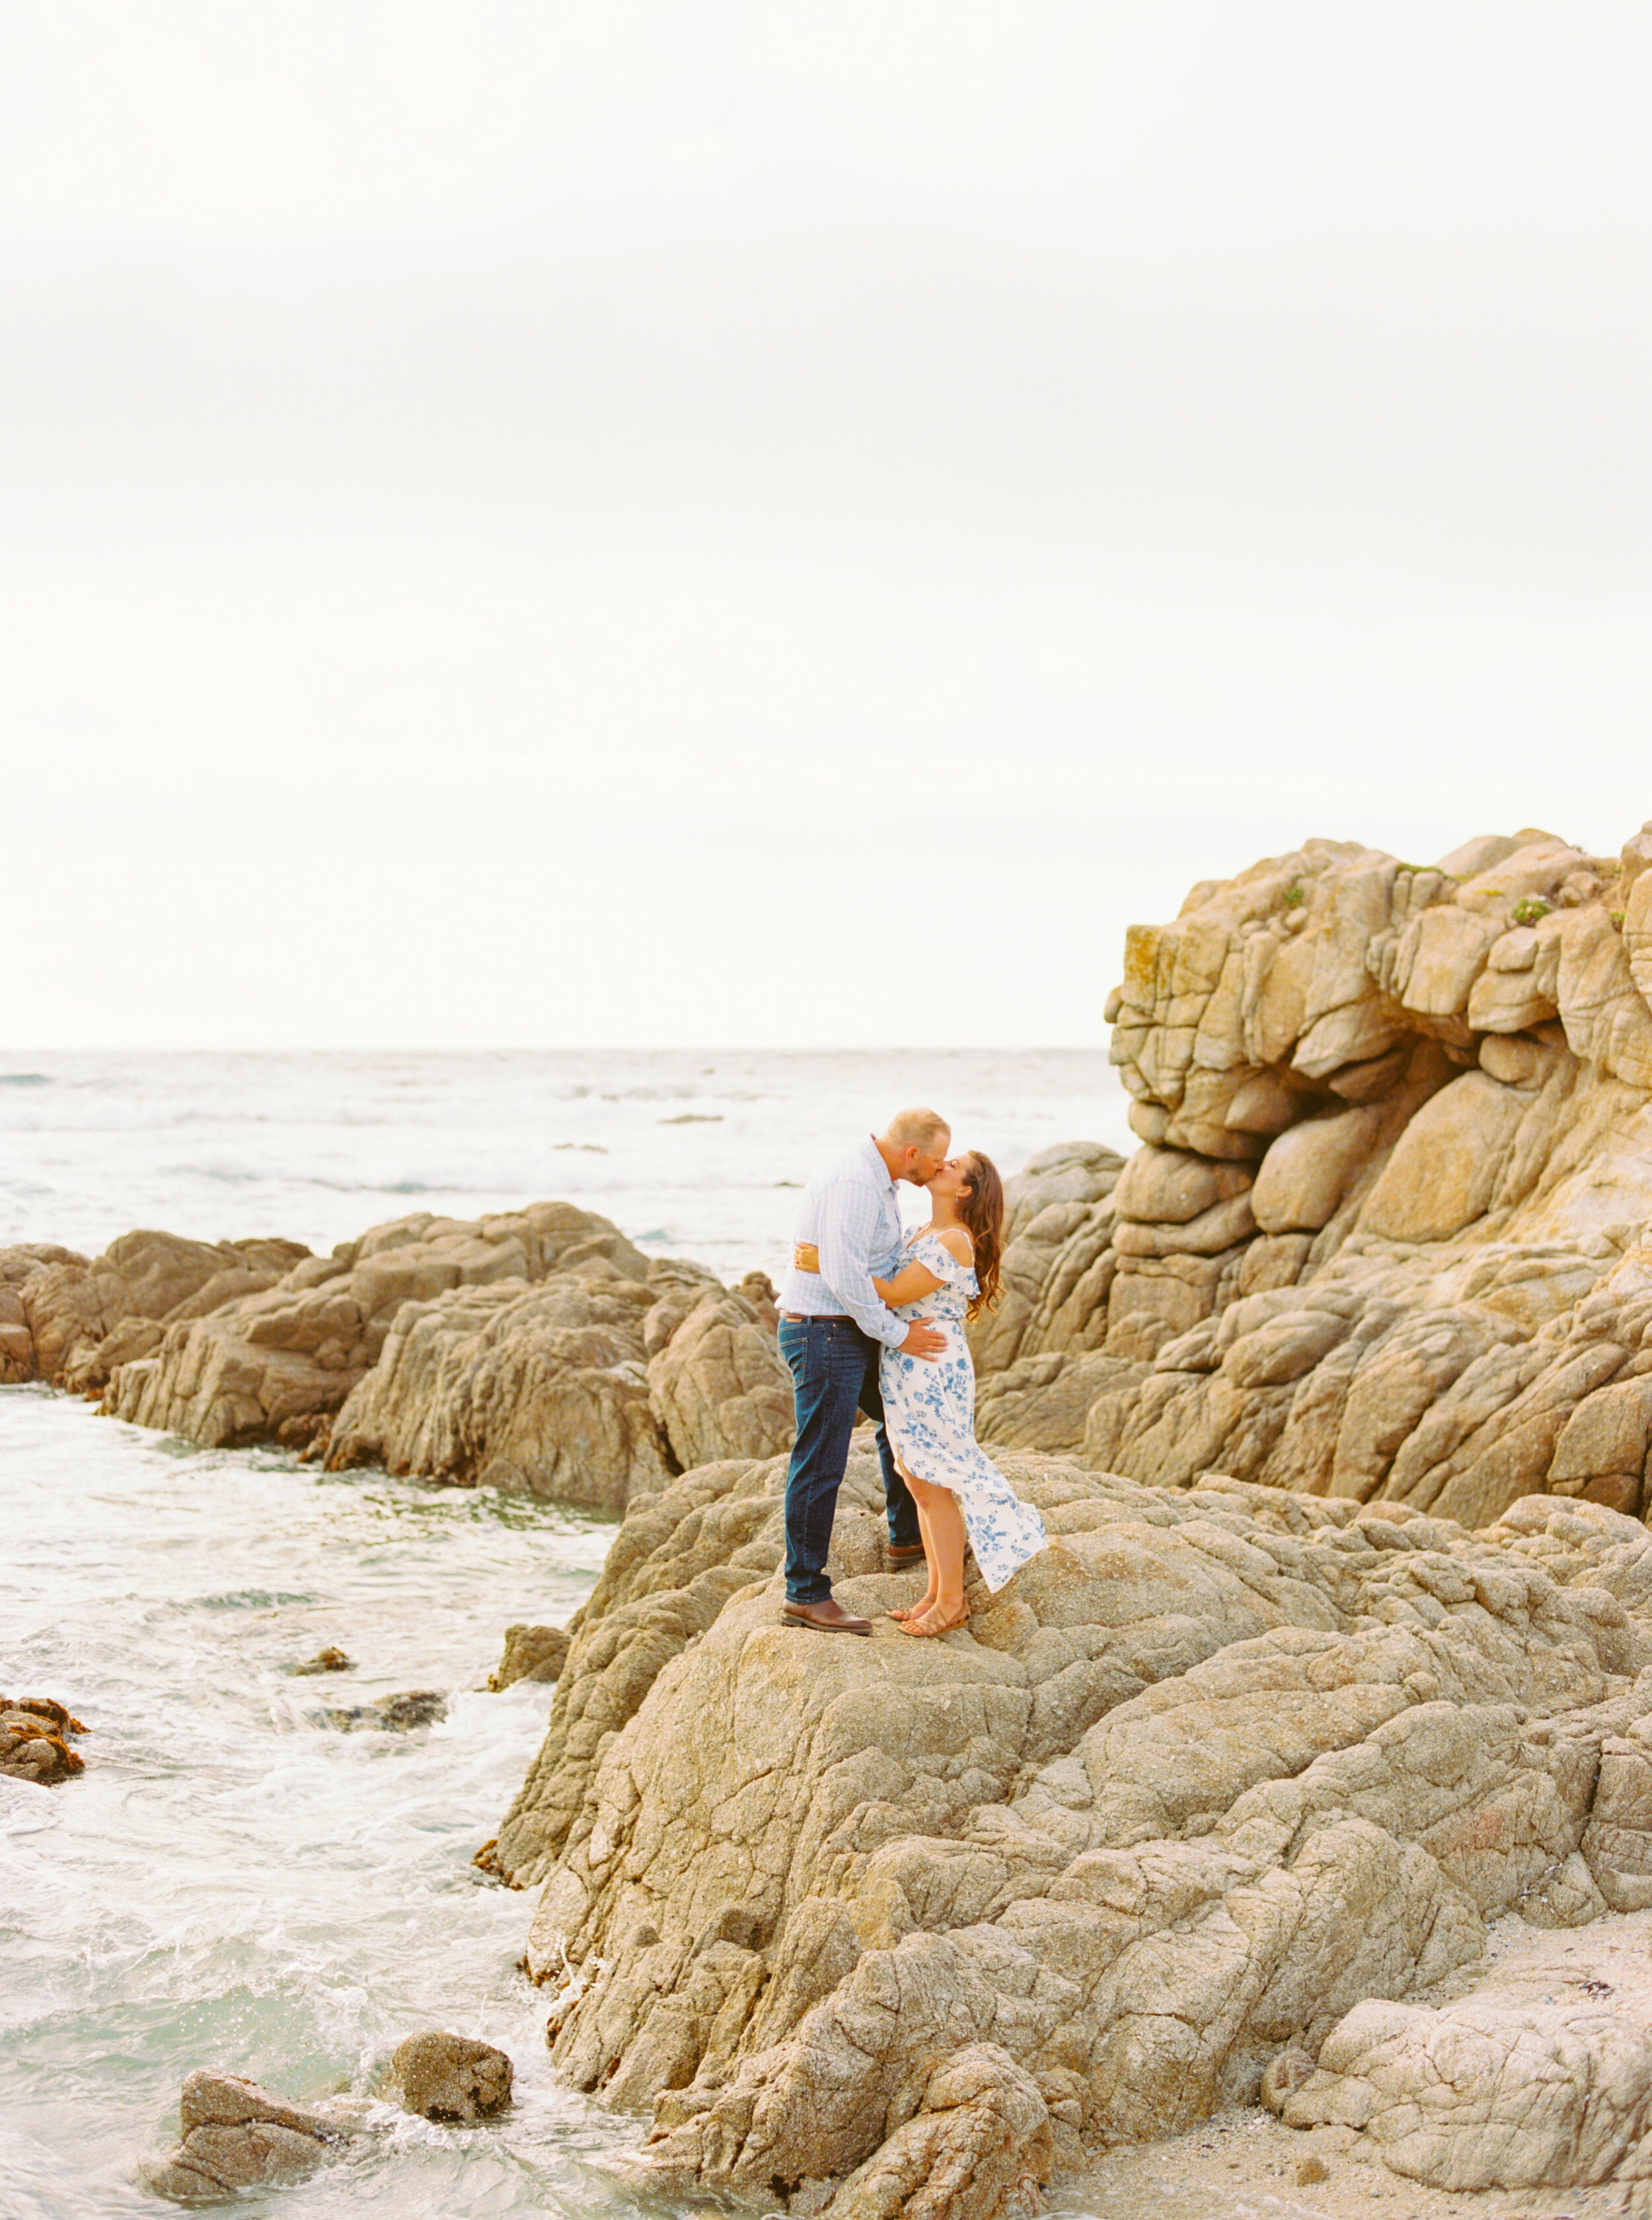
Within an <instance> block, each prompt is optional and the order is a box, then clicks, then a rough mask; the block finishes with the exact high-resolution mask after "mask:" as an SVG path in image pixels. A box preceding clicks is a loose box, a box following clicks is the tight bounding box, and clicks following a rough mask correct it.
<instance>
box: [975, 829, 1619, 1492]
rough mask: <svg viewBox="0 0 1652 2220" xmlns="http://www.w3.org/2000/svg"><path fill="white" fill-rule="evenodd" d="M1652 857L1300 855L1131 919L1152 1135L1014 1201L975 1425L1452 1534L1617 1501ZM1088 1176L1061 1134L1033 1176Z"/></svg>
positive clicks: (1490, 842)
mask: <svg viewBox="0 0 1652 2220" xmlns="http://www.w3.org/2000/svg"><path fill="white" fill-rule="evenodd" d="M1649 854H1652V832H1646V831H1643V832H1642V833H1640V834H1637V835H1636V838H1635V839H1633V840H1631V841H1630V843H1629V844H1628V845H1627V846H1626V847H1625V848H1624V851H1623V853H1622V855H1621V856H1615V857H1590V856H1586V855H1583V854H1582V853H1580V851H1578V850H1576V849H1574V848H1571V847H1569V846H1568V845H1566V844H1565V843H1564V842H1562V841H1560V840H1558V839H1555V838H1554V837H1553V836H1551V835H1549V834H1546V833H1541V832H1523V833H1519V834H1516V835H1511V836H1509V837H1507V838H1495V839H1483V840H1479V841H1475V842H1472V843H1470V844H1468V846H1467V847H1466V848H1465V849H1463V850H1462V851H1458V852H1457V853H1456V855H1454V856H1450V857H1446V858H1444V859H1443V862H1442V863H1441V864H1438V865H1436V866H1433V867H1431V868H1430V869H1427V870H1424V869H1421V868H1419V867H1417V866H1412V865H1409V864H1400V863H1398V862H1396V861H1395V859H1394V858H1393V857H1389V856H1384V855H1382V854H1381V853H1380V852H1378V851H1375V850H1371V849H1362V848H1358V847H1356V846H1353V845H1349V844H1346V843H1339V842H1333V841H1311V842H1309V843H1308V844H1307V845H1306V847H1304V848H1302V849H1300V850H1298V851H1295V852H1294V853H1293V854H1291V855H1288V856H1283V857H1273V858H1270V859H1269V860H1268V861H1267V862H1265V863H1262V864H1256V865H1255V866H1253V867H1252V869H1251V870H1249V871H1245V872H1243V873H1241V874H1240V876H1238V877H1237V878H1236V879H1233V880H1230V881H1227V882H1220V883H1218V882H1206V883H1205V884H1203V885H1201V886H1199V887H1196V888H1195V889H1194V891H1193V893H1192V894H1191V895H1189V896H1188V901H1186V903H1184V905H1183V907H1182V911H1181V916H1180V917H1179V918H1177V919H1176V920H1175V922H1174V923H1172V924H1170V925H1167V926H1138V927H1132V929H1131V933H1130V935H1129V937H1128V940H1127V945H1126V951H1125V981H1124V983H1123V985H1122V986H1121V987H1120V988H1118V989H1117V990H1116V991H1115V993H1114V995H1113V998H1112V1001H1110V1003H1109V1005H1108V1015H1109V1018H1110V1020H1112V1021H1113V1059H1114V1061H1115V1063H1117V1064H1118V1066H1119V1071H1120V1075H1121V1076H1122V1078H1123V1080H1124V1082H1125V1087H1126V1088H1128V1090H1129V1091H1130V1094H1131V1097H1132V1101H1131V1124H1132V1125H1133V1126H1134V1127H1135V1129H1136V1131H1137V1132H1138V1135H1139V1136H1140V1138H1141V1142H1142V1146H1141V1147H1140V1149H1139V1150H1138V1151H1137V1153H1136V1154H1135V1155H1134V1156H1133V1157H1131V1158H1130V1160H1129V1162H1128V1163H1127V1164H1125V1166H1124V1168H1123V1169H1122V1170H1116V1169H1112V1168H1108V1169H1106V1170H1100V1171H1098V1173H1097V1174H1096V1175H1095V1176H1096V1177H1097V1178H1098V1179H1099V1178H1103V1177H1105V1178H1106V1179H1107V1188H1108V1191H1107V1194H1106V1195H1105V1197H1103V1196H1102V1195H1101V1194H1100V1193H1099V1192H1098V1193H1097V1194H1094V1195H1093V1196H1089V1197H1087V1196H1085V1195H1084V1194H1082V1193H1079V1192H1076V1191H1075V1193H1074V1194H1073V1195H1072V1196H1071V1198H1070V1199H1067V1198H1064V1197H1063V1198H1057V1196H1056V1195H1055V1194H1054V1192H1053V1189H1052V1192H1051V1199H1050V1203H1049V1204H1048V1205H1046V1206H1045V1207H1044V1208H1043V1210H1042V1212H1041V1213H1040V1214H1039V1215H1038V1216H1036V1217H1034V1218H1033V1219H1031V1220H1030V1221H1029V1220H1025V1219H1022V1218H1019V1217H1018V1218H1017V1219H1015V1220H1013V1223H1012V1226H1011V1232H1012V1235H1013V1238H1012V1241H1011V1244H1010V1248H1009V1250H1008V1251H1007V1259H1006V1273H1005V1278H1006V1284H1007V1288H1012V1283H1013V1288H1012V1293H1011V1294H1009V1295H1007V1298H1006V1302H1005V1305H1004V1306H1003V1308H1002V1311H1001V1314H1000V1318H999V1319H998V1320H997V1321H994V1322H993V1323H991V1324H988V1325H977V1327H976V1333H975V1346H976V1361H977V1365H978V1367H979V1368H980V1369H981V1372H982V1386H981V1402H980V1423H981V1429H982V1434H983V1437H985V1438H987V1439H988V1440H992V1441H996V1442H999V1443H1001V1444H1005V1445H1007V1446H1008V1445H1028V1446H1038V1447H1043V1448H1049V1449H1073V1450H1076V1451H1077V1452H1078V1453H1079V1454H1080V1455H1081V1456H1082V1458H1083V1460H1084V1462H1086V1463H1088V1464H1089V1465H1091V1466H1092V1467H1094V1468H1095V1469H1099V1470H1113V1471H1119V1472H1123V1473H1126V1474H1130V1475H1133V1476H1136V1477H1138V1478H1140V1479H1143V1480H1148V1481H1155V1482H1160V1483H1167V1484H1171V1485H1176V1486H1187V1485H1188V1484H1190V1483H1191V1482H1193V1481H1194V1480H1195V1479H1196V1478H1197V1476H1198V1475H1200V1473H1203V1472H1208V1471H1218V1472H1223V1473H1226V1474H1229V1475H1232V1476H1235V1477H1238V1478H1242V1479H1247V1480H1256V1481H1260V1482H1262V1483H1263V1484H1264V1485H1268V1486H1275V1487H1286V1488H1291V1489H1298V1490H1304V1491H1307V1492H1311V1493H1314V1494H1330V1495H1331V1496H1335V1497H1337V1498H1341V1499H1343V1500H1350V1501H1358V1502H1363V1501H1371V1500H1394V1501H1400V1502H1405V1503H1408V1504H1410V1505H1411V1506H1413V1507H1414V1508H1416V1509H1418V1510H1419V1511H1423V1512H1429V1513H1441V1514H1443V1515H1446V1516H1449V1517H1450V1518H1454V1519H1456V1520H1458V1521H1460V1522H1462V1524H1464V1525H1471V1526H1479V1525H1487V1524H1489V1523H1490V1522H1492V1521H1493V1520H1495V1519H1496V1518H1498V1517H1499V1514H1500V1513H1501V1512H1503V1511H1504V1510H1505V1509H1506V1507H1507V1506H1508V1505H1509V1504H1511V1503H1512V1502H1513V1501H1515V1500H1517V1499H1518V1498H1519V1497H1520V1496H1522V1495H1524V1494H1529V1493H1531V1492H1534V1491H1547V1492H1549V1493H1553V1494H1563V1495H1567V1496H1569V1497H1574V1498H1582V1499H1584V1500H1590V1501H1594V1502H1599V1503H1602V1504H1605V1505H1607V1506H1610V1507H1611V1508H1613V1509H1616V1510H1620V1511H1624V1512H1628V1513H1629V1514H1630V1515H1631V1516H1633V1515H1637V1514H1638V1513H1639V1512H1640V1510H1641V1508H1642V1506H1643V1497H1644V1495H1645V1494H1646V1490H1647V1465H1648V1455H1649V1447H1652V1244H1649V1242H1648V1240H1647V1238H1646V1227H1647V1222H1648V1220H1649V1219H1652V1007H1649V1004H1648V1001H1647V996H1648V994H1649V993H1652V871H1649V870H1648V869H1647V859H1648V856H1649ZM1046 1168H1048V1169H1046ZM1082 1176H1083V1171H1082V1159H1081V1157H1079V1155H1078V1153H1077V1152H1076V1151H1073V1152H1069V1154H1068V1156H1067V1157H1066V1158H1065V1160H1064V1161H1063V1152H1061V1151H1046V1152H1045V1154H1044V1156H1043V1157H1038V1158H1035V1159H1034V1162H1033V1165H1032V1166H1030V1167H1029V1169H1028V1174H1027V1175H1024V1178H1023V1182H1021V1183H1020V1184H1021V1186H1022V1188H1023V1189H1024V1191H1025V1193H1026V1194H1027V1195H1028V1197H1029V1199H1030V1200H1031V1199H1033V1198H1036V1197H1037V1196H1038V1194H1039V1193H1040V1182H1042V1181H1048V1180H1052V1179H1053V1180H1057V1181H1058V1180H1060V1179H1062V1178H1063V1177H1064V1178H1066V1179H1068V1180H1069V1181H1071V1182H1074V1183H1075V1187H1076V1183H1077V1182H1078V1181H1080V1180H1081V1179H1082ZM1035 1237H1036V1240H1035ZM1063 1242H1065V1243H1066V1244H1068V1253H1067V1254H1066V1255H1065V1257H1064V1258H1063V1261H1059V1262H1058V1252H1059V1251H1060V1244H1062V1243H1063ZM1104 1360H1105V1361H1104Z"/></svg>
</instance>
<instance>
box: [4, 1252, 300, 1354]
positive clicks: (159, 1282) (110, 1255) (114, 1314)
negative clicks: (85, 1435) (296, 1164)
mask: <svg viewBox="0 0 1652 2220" xmlns="http://www.w3.org/2000/svg"><path fill="white" fill-rule="evenodd" d="M308 1256H309V1250H308V1249H306V1248H305V1247H304V1246H303V1244H302V1242H297V1241H280V1240H275V1239H265V1238H252V1239H248V1240H244V1241H220V1242H209V1241H190V1240H186V1239H185V1238H184V1237H183V1236H182V1235H181V1234H177V1233H156V1232H136V1233H123V1234H122V1236H121V1237H120V1238H119V1240H117V1241H112V1242H110V1244H109V1247H108V1249H107V1250H105V1251H104V1253H103V1256H101V1257H95V1258H88V1257H81V1256H78V1255H77V1254H76V1253H75V1252H74V1251H73V1250H68V1249H59V1248H55V1247H52V1246H50V1245H47V1244H31V1245H28V1246H25V1247H21V1248H15V1249H5V1250H0V1378H9V1379H28V1378H32V1377H38V1378H40V1379H41V1380H46V1381H50V1382H51V1384H52V1385H53V1387H55V1388H73V1389H75V1390H77V1391H78V1392H82V1393H84V1392H85V1391H86V1390H88V1389H90V1388H101V1387H102V1386H103V1384H104V1382H105V1381H107V1380H108V1378H109V1375H110V1373H111V1372H112V1371H114V1369H115V1367H116V1366H117V1365H119V1364H122V1363H126V1362H127V1360H128V1358H131V1357H134V1356H146V1355H147V1354H148V1352H149V1351H150V1350H153V1349H155V1348H157V1347H159V1344H160V1341H161V1338H162V1335H163V1333H164V1331H165V1327H166V1325H168V1324H169V1323H170V1322H171V1321H172V1320H173V1319H189V1318H196V1317H199V1316H201V1315H202V1314H203V1313H205V1312H207V1311H209V1310H214V1309H215V1308H217V1306H219V1305H220V1304H221V1303H226V1302H229V1301H232V1300H234V1299H235V1298H236V1297H238V1296H241V1295H247V1294H257V1293H259V1291H260V1290H262V1289H264V1288H271V1287H273V1286H274V1285H275V1283H276V1282H277V1280H279V1279H280V1277H281V1275H283V1274H284V1272H288V1271H290V1269H292V1267H293V1266H294V1265H295V1264H296V1263H298V1262H299V1261H300V1260H301V1259H302V1258H303V1257H308Z"/></svg>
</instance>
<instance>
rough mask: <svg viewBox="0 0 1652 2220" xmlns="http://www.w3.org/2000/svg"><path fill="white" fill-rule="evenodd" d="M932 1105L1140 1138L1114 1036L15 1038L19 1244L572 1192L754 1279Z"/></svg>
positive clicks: (11, 1210)
mask: <svg viewBox="0 0 1652 2220" xmlns="http://www.w3.org/2000/svg"><path fill="white" fill-rule="evenodd" d="M914 1101H916V1102H927V1103H930V1104H932V1106H933V1107H935V1108H936V1109H938V1111H939V1112H940V1113H942V1115H943V1116H944V1117H947V1118H949V1119H951V1123H952V1129H953V1138H954V1141H955V1143H956V1144H957V1146H959V1147H961V1148H962V1147H978V1148H982V1149H984V1150H985V1151H987V1153H988V1155H989V1156H990V1157H993V1158H994V1161H995V1162H996V1163H997V1164H998V1166H999V1168H1000V1169H1001V1170H1002V1171H1005V1172H1009V1171H1013V1170H1014V1169H1017V1168H1018V1167H1019V1165H1020V1164H1021V1163H1024V1162H1025V1159H1026V1158H1027V1157H1029V1156H1030V1155H1031V1154H1032V1152H1033V1151H1034V1150H1036V1149H1039V1148H1042V1147H1044V1146H1047V1145H1048V1144H1049V1143H1050V1142H1051V1141H1063V1140H1075V1139H1084V1140H1100V1141H1107V1142H1110V1143H1111V1144H1113V1146H1114V1147H1115V1148H1119V1149H1126V1150H1127V1149H1130V1148H1131V1147H1133V1146H1134V1145H1135V1144H1134V1142H1133V1140H1132V1139H1131V1136H1130V1133H1129V1129H1128V1127H1127V1126H1126V1123H1125V1113H1126V1110H1127V1108H1128V1103H1127V1101H1126V1099H1125V1095H1124V1094H1123V1091H1122V1090H1121V1089H1120V1088H1119V1085H1118V1082H1117V1080H1116V1079H1115V1077H1114V1076H1113V1071H1112V1069H1111V1068H1110V1067H1109V1065H1108V1063H1107V1055H1106V1051H1105V1050H1103V1049H1099V1048H1098V1049H1093V1050H1092V1049H1042V1050H1040V1049H942V1050H933V1049H926V1050H914V1051H911V1052H909V1053H907V1052H902V1051H897V1050H879V1051H856V1050H835V1049H834V1050H798V1051H755V1050H714V1049H706V1050H693V1049H670V1050H641V1049H635V1050H624V1051H616V1050H600V1051H577V1050H555V1051H502V1052H498V1053H495V1054H481V1053H472V1052H464V1053H458V1052H455V1053H451V1054H442V1055H433V1054H417V1055H415V1054H395V1053H388V1052H379V1053H374V1054H371V1055H347V1054H329V1055H309V1056H298V1055H292V1056H283V1055H235V1056H226V1055H204V1054H203V1055H174V1056H140V1055H109V1056H94V1055H87V1054H80V1055H65V1054H59V1053H52V1054H40V1055H36V1056H32V1057H31V1056H27V1055H19V1054H16V1053H12V1054H4V1053H0V1245H3V1244H5V1243H6V1242H9V1241H59V1242H62V1243H64V1244H65V1245H66V1246H68V1247H70V1248H72V1249H79V1250H85V1251H87V1252H89V1253H96V1252H97V1250H101V1249H103V1247H104V1246H105V1245H106V1244H107V1243H108V1242H109V1241H110V1240H111V1239H112V1238H114V1237H115V1235H116V1234H118V1233H122V1232H127V1231H128V1230H129V1229H130V1228H131V1227H133V1226H134V1225H152V1226H160V1227H164V1228H165V1229H166V1230H167V1231H169V1232H175V1233H188V1234H192V1235H194V1236H196V1237H197V1238H202V1239H208V1240H219V1239H222V1238H234V1237H236V1236H238V1235H241V1234H252V1233H279V1234H285V1235H286V1236H287V1237H288V1238H290V1239H292V1240H296V1241H304V1242H308V1243H309V1245H310V1247H311V1248H313V1249H316V1250H327V1249H330V1248H331V1247H332V1246H333V1244H334V1243H335V1242H337V1241H341V1240H346V1239H348V1238H350V1237H351V1236H352V1235H354V1234H357V1233H359V1232H363V1231H364V1230H365V1228H366V1227H367V1226H369V1225H377V1224H379V1223H380V1222H382V1221H383V1219H389V1218H399V1217H401V1216H402V1215H404V1214H405V1213H408V1212H409V1211H415V1210H429V1211H433V1212H436V1213H439V1214H442V1215H446V1216H452V1217H459V1218H476V1217H479V1216H480V1215H481V1214H482V1213H484V1212H487V1211H495V1210H508V1209H514V1208H520V1207H521V1205H522V1204H523V1203H525V1202H530V1201H535V1200H543V1199H545V1198H546V1197H549V1196H553V1195H555V1196H565V1197H567V1198H568V1199H569V1200H571V1201H574V1202H577V1203H579V1204H581V1205H582V1206H583V1207H585V1208H586V1209H589V1210H598V1211H601V1212H602V1213H604V1215H606V1216H607V1217H609V1218H612V1219H614V1222H615V1223H616V1224H617V1225H619V1226H620V1228H621V1230H622V1231H623V1232H626V1233H628V1234H629V1235H630V1236H631V1238H633V1240H634V1241H636V1242H638V1243H639V1244H640V1245H641V1246H642V1247H643V1248H644V1249H645V1250H648V1251H650V1252H651V1253H658V1254H659V1255H684V1256H692V1257H697V1258H698V1259H699V1260H700V1261H701V1263H706V1264H709V1265H710V1266H711V1267H712V1268H713V1269H714V1270H717V1271H720V1272H722V1273H724V1274H725V1275H733V1276H734V1277H736V1278H738V1277H739V1275H741V1274H742V1273H744V1272H746V1271H749V1270H750V1269H752V1267H753V1266H758V1267H761V1268H762V1269H765V1270H770V1271H773V1270H774V1269H776V1267H777V1266H778V1264H779V1263H780V1262H781V1260H782V1257H783V1254H784V1250H785V1247H786V1244H787V1238H788V1233H789V1226H790V1223H791V1202H790V1200H789V1193H790V1190H791V1189H792V1188H795V1186H796V1185H797V1184H798V1183H799V1182H801V1181H802V1180H803V1179H805V1178H807V1175H808V1173H809V1172H810V1170H811V1169H813V1167H814V1165H815V1164H816V1163H819V1162H820V1160H821V1159H822V1158H823V1157H826V1156H828V1155H830V1154H831V1153H832V1151H834V1150H836V1149H838V1148H840V1147H842V1146H844V1145H845V1144H846V1142H847V1141H848V1140H850V1139H851V1138H853V1137H854V1136H855V1135H857V1133H863V1132H866V1131H868V1130H869V1129H870V1127H872V1126H882V1123H883V1122H884V1120H885V1119H887V1118H888V1115H889V1113H890V1112H891V1111H893V1110H895V1109H897V1108H899V1107H901V1104H903V1103H907V1102H914ZM912 1200H913V1204H914V1207H916V1206H917V1200H918V1199H917V1198H916V1197H915V1196H914V1197H913V1198H912Z"/></svg>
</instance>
